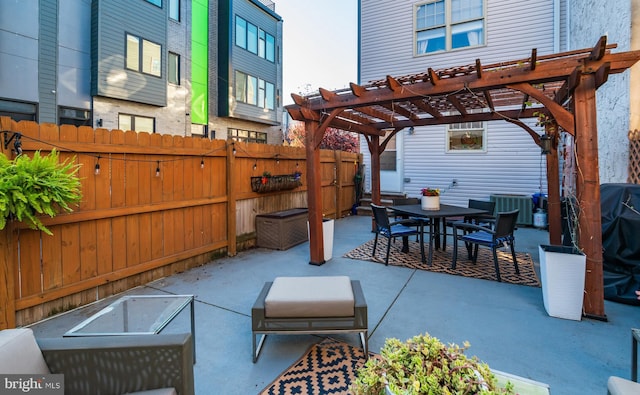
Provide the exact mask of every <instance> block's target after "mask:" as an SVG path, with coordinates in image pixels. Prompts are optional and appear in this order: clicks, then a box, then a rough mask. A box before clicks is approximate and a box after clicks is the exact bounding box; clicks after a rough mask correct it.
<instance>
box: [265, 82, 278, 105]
mask: <svg viewBox="0 0 640 395" xmlns="http://www.w3.org/2000/svg"><path fill="white" fill-rule="evenodd" d="M264 94H265V98H264V101H265V107H266V108H267V109H268V110H274V109H275V108H276V106H275V98H276V95H275V86H274V85H273V84H272V83H270V82H267V89H266V90H265V92H264Z"/></svg>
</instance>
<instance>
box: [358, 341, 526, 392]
mask: <svg viewBox="0 0 640 395" xmlns="http://www.w3.org/2000/svg"><path fill="white" fill-rule="evenodd" d="M468 347H469V344H468V343H466V342H465V344H464V346H463V347H460V346H458V345H456V344H449V345H445V344H443V343H441V342H440V341H439V340H438V339H436V338H435V337H431V336H429V334H424V335H420V336H415V337H413V338H412V339H409V340H407V341H406V342H401V341H400V340H398V339H393V338H391V339H387V341H386V342H385V345H384V346H383V347H382V349H381V350H380V355H379V356H375V357H373V358H370V359H369V360H368V361H367V363H366V364H365V366H364V367H363V368H361V369H360V370H359V371H358V377H357V379H356V381H355V383H354V385H353V386H352V387H351V392H352V393H353V394H355V395H378V394H392V395H400V394H402V395H422V394H474V395H477V394H482V395H489V394H514V391H513V385H512V384H511V383H506V385H505V386H504V388H500V386H499V385H498V383H497V381H496V379H495V377H494V375H493V373H492V372H491V370H490V369H489V366H487V365H486V364H485V363H482V362H481V361H480V360H478V358H477V357H467V356H466V355H465V354H464V352H465V350H466V349H467V348H468Z"/></svg>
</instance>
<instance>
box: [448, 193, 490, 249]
mask: <svg viewBox="0 0 640 395" xmlns="http://www.w3.org/2000/svg"><path fill="white" fill-rule="evenodd" d="M468 207H469V208H475V209H478V210H484V211H486V212H487V214H480V215H474V216H466V217H457V218H448V219H447V223H446V226H445V227H444V242H443V247H442V248H443V249H446V243H447V227H451V228H452V234H453V225H454V223H456V222H471V223H474V224H476V225H480V226H485V227H489V228H491V227H493V223H495V220H496V217H495V216H494V215H493V212H494V211H495V209H496V202H490V201H487V200H476V199H469V203H468ZM454 236H455V235H454ZM454 241H455V237H454Z"/></svg>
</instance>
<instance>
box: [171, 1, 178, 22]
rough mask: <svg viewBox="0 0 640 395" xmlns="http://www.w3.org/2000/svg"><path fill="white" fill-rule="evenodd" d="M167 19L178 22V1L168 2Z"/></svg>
mask: <svg viewBox="0 0 640 395" xmlns="http://www.w3.org/2000/svg"><path fill="white" fill-rule="evenodd" d="M169 18H171V19H173V20H174V21H180V0H169Z"/></svg>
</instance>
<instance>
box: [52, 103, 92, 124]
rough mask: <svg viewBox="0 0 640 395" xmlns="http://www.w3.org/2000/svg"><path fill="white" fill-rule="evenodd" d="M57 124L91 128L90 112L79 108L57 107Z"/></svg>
mask: <svg viewBox="0 0 640 395" xmlns="http://www.w3.org/2000/svg"><path fill="white" fill-rule="evenodd" d="M58 124H59V125H75V126H91V111H89V110H83V109H79V108H70V107H58Z"/></svg>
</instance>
